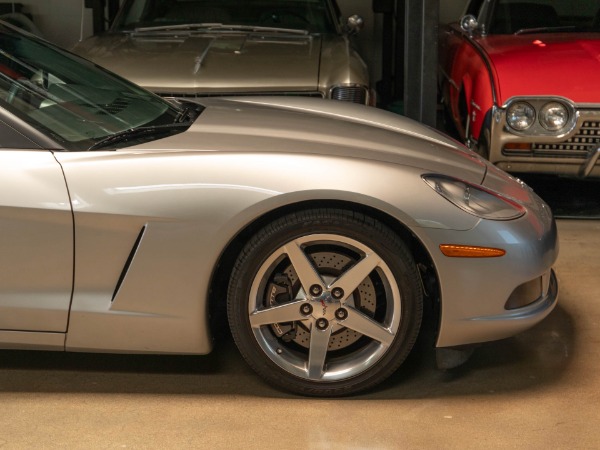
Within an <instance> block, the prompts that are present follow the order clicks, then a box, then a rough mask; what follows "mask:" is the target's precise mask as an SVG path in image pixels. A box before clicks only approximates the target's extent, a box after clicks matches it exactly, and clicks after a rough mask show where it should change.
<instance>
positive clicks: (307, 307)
mask: <svg viewBox="0 0 600 450" xmlns="http://www.w3.org/2000/svg"><path fill="white" fill-rule="evenodd" d="M312 312H313V307H312V305H311V304H309V303H304V304H303V305H302V306H301V307H300V313H301V314H304V315H305V316H310V315H311V314H312Z"/></svg>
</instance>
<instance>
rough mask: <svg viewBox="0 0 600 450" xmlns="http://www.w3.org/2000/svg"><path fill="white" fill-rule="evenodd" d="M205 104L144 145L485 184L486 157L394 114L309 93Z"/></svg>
mask: <svg viewBox="0 0 600 450" xmlns="http://www.w3.org/2000/svg"><path fill="white" fill-rule="evenodd" d="M198 103H201V104H203V105H204V106H205V107H206V109H205V110H204V111H203V112H202V114H201V115H200V116H199V118H198V119H197V120H196V122H195V123H194V124H193V125H192V127H190V129H189V130H188V131H187V132H185V133H181V134H178V135H175V136H171V137H168V138H165V139H161V140H157V141H154V142H150V143H146V144H143V145H140V146H139V147H140V148H143V149H145V150H152V149H155V150H160V151H170V150H169V149H177V150H173V151H223V152H240V151H243V152H256V153H265V152H285V153H311V154H319V155H328V156H340V157H354V158H361V159H370V160H375V161H381V162H385V163H392V164H401V165H405V166H412V167H417V168H420V169H422V170H423V171H424V172H428V173H442V174H449V175H453V176H455V177H458V178H462V179H464V180H467V181H470V182H473V183H481V182H482V180H483V178H484V176H485V173H486V167H487V165H486V162H485V161H483V160H482V159H481V158H480V157H479V156H477V155H476V154H475V153H473V152H471V151H470V150H468V149H467V148H466V147H464V146H463V145H462V144H459V143H458V142H456V141H454V140H452V139H450V138H448V137H446V136H445V135H443V134H441V133H439V132H438V131H436V130H433V129H431V128H429V127H426V126H424V125H422V124H419V123H417V122H415V121H412V120H410V119H407V118H405V117H402V116H398V115H396V114H392V113H389V112H386V111H382V110H378V109H375V108H369V107H367V106H362V105H354V104H347V103H345V102H335V101H328V100H319V99H310V98H281V97H238V98H205V99H201V100H198Z"/></svg>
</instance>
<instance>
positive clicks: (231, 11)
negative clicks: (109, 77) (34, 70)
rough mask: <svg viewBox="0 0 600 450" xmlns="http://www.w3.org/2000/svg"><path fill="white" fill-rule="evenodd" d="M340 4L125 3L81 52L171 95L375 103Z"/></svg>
mask: <svg viewBox="0 0 600 450" xmlns="http://www.w3.org/2000/svg"><path fill="white" fill-rule="evenodd" d="M361 26H362V20H361V19H360V17H358V16H352V17H350V18H349V19H348V21H347V23H346V24H345V25H343V24H342V20H341V13H340V10H339V7H338V6H337V4H336V3H335V0H245V1H244V2H239V1H233V0H218V1H216V0H209V1H206V0H203V1H198V0H193V1H192V0H126V1H125V2H124V3H123V5H122V7H121V9H120V11H119V13H118V15H117V17H116V19H115V21H114V24H113V25H112V27H111V28H110V30H109V31H108V32H107V33H105V34H103V35H100V36H95V37H92V38H89V39H86V40H84V41H83V42H80V43H79V44H77V45H76V46H75V48H74V51H75V52H76V53H78V54H80V55H82V56H84V57H86V58H88V59H90V60H92V61H94V62H95V63H97V64H99V65H101V66H104V67H106V68H108V69H110V70H112V71H113V72H116V73H117V74H119V75H122V76H123V77H125V78H127V79H129V80H132V81H134V82H135V83H137V84H139V85H141V86H143V87H145V88H147V89H149V90H151V91H153V92H155V93H157V94H159V95H162V96H164V97H198V96H213V95H230V94H236V95H240V94H242V95H244V94H246V95H256V94H261V95H265V94H267V95H301V96H311V97H322V98H329V99H337V100H345V101H350V102H354V103H363V104H373V103H374V101H375V99H374V96H373V95H372V94H371V92H370V90H369V77H368V70H367V67H366V64H365V63H364V61H363V60H362V59H361V57H360V56H359V54H358V53H357V52H356V50H355V49H354V47H353V45H352V39H351V36H352V35H353V34H355V33H357V32H358V31H359V29H360V28H361Z"/></svg>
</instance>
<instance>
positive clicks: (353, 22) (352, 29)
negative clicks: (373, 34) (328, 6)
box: [346, 14, 365, 34]
mask: <svg viewBox="0 0 600 450" xmlns="http://www.w3.org/2000/svg"><path fill="white" fill-rule="evenodd" d="M364 26H365V20H364V19H363V18H362V17H361V16H359V15H357V14H354V15H352V16H350V17H348V21H347V22H346V31H347V33H348V34H358V33H360V30H362V29H363V27H364Z"/></svg>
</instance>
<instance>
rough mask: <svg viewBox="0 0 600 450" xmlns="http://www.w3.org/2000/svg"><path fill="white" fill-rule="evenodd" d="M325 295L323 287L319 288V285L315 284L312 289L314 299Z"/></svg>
mask: <svg viewBox="0 0 600 450" xmlns="http://www.w3.org/2000/svg"><path fill="white" fill-rule="evenodd" d="M322 293H323V288H322V287H321V286H319V285H318V284H313V285H312V286H311V287H310V294H311V295H312V296H313V297H318V296H319V295H321V294H322Z"/></svg>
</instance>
